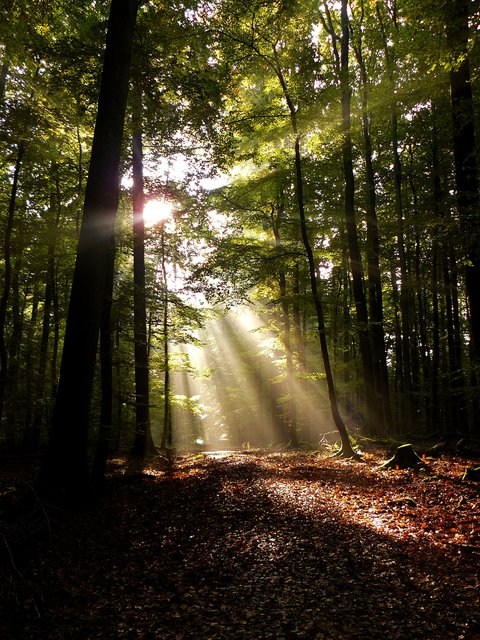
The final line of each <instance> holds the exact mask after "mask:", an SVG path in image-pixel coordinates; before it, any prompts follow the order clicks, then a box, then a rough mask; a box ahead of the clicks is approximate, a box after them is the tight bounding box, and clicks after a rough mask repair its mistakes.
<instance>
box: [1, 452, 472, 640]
mask: <svg viewBox="0 0 480 640" xmlns="http://www.w3.org/2000/svg"><path fill="white" fill-rule="evenodd" d="M462 465H463V461H435V462H432V463H431V467H432V470H431V472H430V473H427V474H417V475H415V474H413V473H411V472H386V471H380V470H379V469H378V465H377V460H375V459H373V458H372V459H371V460H370V461H367V463H366V464H358V463H357V464H355V463H350V462H346V461H341V460H335V461H334V460H328V459H322V458H317V457H314V456H311V455H307V454H283V455H281V454H278V455H262V454H259V453H258V454H257V453H255V452H253V453H250V454H249V455H245V454H243V455H242V454H238V453H237V454H230V455H227V456H225V457H222V456H210V457H205V458H203V457H199V458H190V459H183V460H179V461H177V463H176V464H175V465H174V467H173V468H171V469H170V470H165V469H161V468H158V467H157V468H155V467H150V468H148V469H145V470H144V471H143V473H142V474H138V473H137V474H131V473H130V472H129V470H128V469H127V468H126V466H125V462H124V461H121V460H119V461H116V462H115V461H114V462H113V463H112V469H111V478H110V479H109V483H108V490H107V493H106V495H105V496H104V498H103V499H102V502H101V504H100V505H98V506H97V507H95V508H94V509H92V510H91V511H89V512H87V513H82V514H78V515H74V516H72V515H68V516H65V515H63V516H62V517H57V518H55V517H54V518H53V520H52V521H51V523H50V524H51V538H50V541H49V543H48V544H46V545H43V546H41V547H40V549H37V551H36V553H35V554H32V553H30V554H28V555H24V556H22V554H21V553H19V552H17V551H15V552H12V553H13V555H15V560H16V563H15V567H16V569H15V570H13V569H12V567H10V570H8V568H7V572H6V574H5V575H6V576H7V577H8V578H9V580H10V583H9V584H7V588H5V589H4V596H5V598H4V603H5V604H6V607H5V609H4V611H3V612H2V614H3V618H4V620H6V622H4V623H3V624H2V623H1V622H0V637H1V638H2V639H4V640H10V639H11V640H24V639H25V640H26V639H32V640H35V639H43V638H46V639H48V640H57V639H58V640H60V639H67V638H68V639H75V640H77V639H86V640H93V639H94V638H105V639H110V638H111V639H122V638H125V639H127V638H128V639H137V638H145V639H151V640H157V639H161V640H163V639H170V638H171V639H177V640H180V639H194V640H197V639H199V640H203V639H208V638H218V639H221V638H239V639H249V640H250V639H257V638H259V639H260V638H279V639H281V638H285V639H293V638H306V639H314V638H316V639H319V640H320V639H323V638H328V639H334V640H342V639H354V638H355V639H376V638H378V639H380V638H381V639H386V638H388V639H405V640H407V639H408V640H412V639H416V638H418V639H420V638H424V639H428V640H437V639H438V640H448V639H450V638H455V639H458V640H460V639H465V640H479V639H480V588H479V587H480V584H479V583H480V579H479V578H480V571H479V565H480V553H479V552H480V529H479V523H480V507H479V496H478V485H475V484H473V483H462V482H460V478H459V474H460V472H461V469H462ZM13 548H14V546H12V549H13ZM17 553H18V555H17Z"/></svg>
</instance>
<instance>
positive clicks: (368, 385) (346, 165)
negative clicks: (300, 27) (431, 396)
mask: <svg viewBox="0 0 480 640" xmlns="http://www.w3.org/2000/svg"><path fill="white" fill-rule="evenodd" d="M341 21H342V40H341V56H340V78H341V87H342V129H343V141H342V156H343V173H344V177H345V201H344V207H345V225H346V229H347V240H348V251H349V257H350V270H351V274H352V286H353V298H354V301H355V311H356V318H357V333H358V344H359V348H360V356H361V359H362V370H363V380H364V393H365V405H366V407H365V408H366V418H367V429H368V431H369V432H370V433H371V434H378V433H381V432H382V431H383V430H384V425H383V415H382V411H381V409H382V402H379V401H378V400H379V398H378V397H375V396H376V394H375V381H374V376H373V358H372V349H371V344H370V335H369V324H368V309H367V299H366V296H365V288H364V277H363V266H362V256H361V253H360V246H359V242H358V233H357V223H356V219H355V180H354V176H353V158H352V139H351V123H350V120H351V114H350V110H351V88H350V73H349V57H348V52H349V20H348V15H347V0H342V6H341Z"/></svg>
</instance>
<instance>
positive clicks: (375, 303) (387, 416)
mask: <svg viewBox="0 0 480 640" xmlns="http://www.w3.org/2000/svg"><path fill="white" fill-rule="evenodd" d="M360 34H361V32H360ZM354 50H355V53H356V57H357V62H358V64H359V67H360V77H361V99H362V133H363V144H364V160H365V180H366V187H367V207H366V222H367V264H368V310H369V315H370V325H369V329H370V343H371V346H372V360H373V376H374V383H375V390H376V393H377V396H378V398H379V402H380V403H381V405H382V414H383V415H382V423H383V426H384V428H386V429H388V427H389V426H391V424H392V409H391V405H390V389H389V382H388V367H387V354H386V350H385V333H384V325H383V293H382V281H381V271H380V240H379V233H378V219H377V194H376V187H375V172H374V169H373V149H372V140H371V136H370V116H369V108H368V74H367V70H366V66H365V61H364V59H363V51H362V40H361V35H360V36H359V42H358V43H357V46H355V48H354Z"/></svg>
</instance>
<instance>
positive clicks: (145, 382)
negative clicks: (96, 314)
mask: <svg viewBox="0 0 480 640" xmlns="http://www.w3.org/2000/svg"><path fill="white" fill-rule="evenodd" d="M135 99H136V100H137V101H138V104H136V105H134V110H135V113H134V122H133V126H134V134H133V281H134V285H133V287H134V288H133V327H134V343H135V345H134V349H135V422H136V431H135V442H134V445H133V454H134V455H138V456H142V457H143V456H145V455H148V454H150V453H151V452H152V451H153V448H154V444H153V440H152V435H151V430H150V391H149V364H148V342H147V311H146V292H145V223H144V218H143V209H144V204H145V194H144V186H143V144H142V122H141V110H142V106H141V92H140V91H138V92H137V95H136V96H135Z"/></svg>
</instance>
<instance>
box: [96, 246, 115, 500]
mask: <svg viewBox="0 0 480 640" xmlns="http://www.w3.org/2000/svg"><path fill="white" fill-rule="evenodd" d="M110 261H111V262H110V268H109V272H108V275H107V281H106V283H105V298H104V300H103V309H102V318H101V321H100V383H101V397H100V427H99V430H98V437H97V447H96V450H95V458H94V461H93V466H92V482H93V485H94V486H95V487H96V488H97V489H102V488H103V486H104V483H105V472H106V470H107V460H108V453H109V451H110V443H111V439H112V430H113V425H112V423H113V353H112V351H113V350H112V304H113V285H114V279H115V243H114V242H113V239H112V245H111V249H110Z"/></svg>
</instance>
